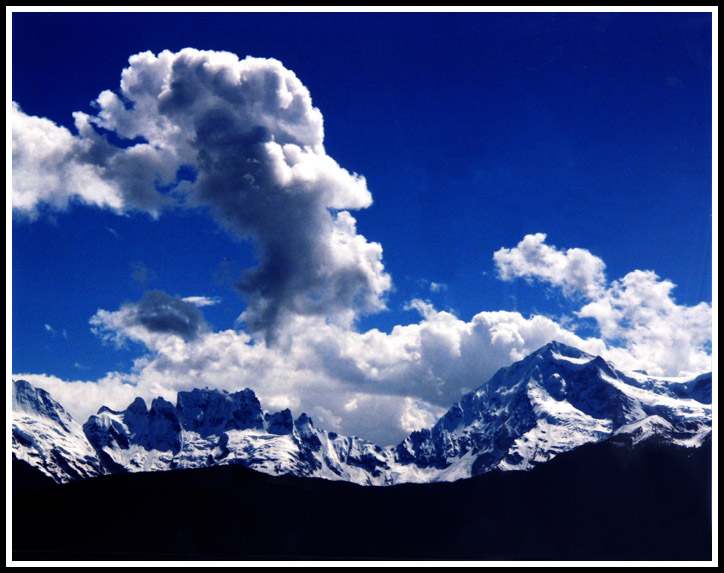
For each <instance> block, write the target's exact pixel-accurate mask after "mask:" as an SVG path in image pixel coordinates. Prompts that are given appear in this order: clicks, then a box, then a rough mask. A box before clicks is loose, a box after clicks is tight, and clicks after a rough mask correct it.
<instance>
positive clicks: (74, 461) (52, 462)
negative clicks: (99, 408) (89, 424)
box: [12, 380, 106, 482]
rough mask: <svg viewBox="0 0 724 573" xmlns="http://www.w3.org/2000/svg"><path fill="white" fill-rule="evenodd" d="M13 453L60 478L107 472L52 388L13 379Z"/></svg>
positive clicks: (68, 478)
mask: <svg viewBox="0 0 724 573" xmlns="http://www.w3.org/2000/svg"><path fill="white" fill-rule="evenodd" d="M12 385H13V388H12V396H13V398H12V399H13V401H12V405H13V429H12V443H13V455H14V456H15V457H17V458H18V459H20V460H23V461H24V462H27V463H29V464H30V465H32V466H35V467H37V468H38V469H39V470H40V471H41V472H43V473H44V474H45V475H47V476H49V477H51V478H53V479H54V480H55V481H56V482H67V481H72V480H75V479H79V478H85V477H94V476H98V475H101V474H103V473H106V469H105V468H104V466H103V464H102V463H101V462H100V460H99V459H98V457H97V456H96V452H95V450H94V449H93V448H92V447H91V445H90V444H89V443H88V441H87V440H86V438H85V435H84V434H83V430H82V428H81V427H80V424H78V422H76V421H75V420H74V419H73V417H72V416H71V415H70V414H68V412H66V411H65V410H64V409H63V407H62V406H61V405H60V404H59V403H58V402H56V401H55V400H54V399H53V398H52V397H51V396H50V394H49V393H48V392H46V391H45V390H42V389H40V388H35V387H34V386H33V385H31V384H30V383H29V382H27V381H25V380H13V382H12Z"/></svg>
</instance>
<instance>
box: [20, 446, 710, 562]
mask: <svg viewBox="0 0 724 573" xmlns="http://www.w3.org/2000/svg"><path fill="white" fill-rule="evenodd" d="M18 469H21V468H18ZM25 469H27V468H25ZM20 479H22V480H26V479H28V478H27V476H25V477H21V476H20V474H16V475H15V480H16V481H18V480H20ZM28 483H29V482H28ZM711 487H712V483H711V442H710V441H709V442H707V443H706V444H705V445H704V446H703V447H702V448H699V449H697V450H688V449H683V448H677V447H671V446H662V445H660V444H656V443H653V442H649V443H647V444H643V445H640V446H638V447H637V448H635V449H633V450H631V449H630V448H626V447H621V446H620V445H616V444H613V443H611V442H604V443H602V444H597V445H591V446H583V447H581V448H579V449H578V450H576V451H574V452H570V453H568V454H564V455H561V456H559V457H558V458H556V459H554V460H553V461H551V462H549V463H547V464H543V465H541V466H539V467H537V468H536V469H534V470H532V471H530V472H507V473H502V472H500V473H499V472H494V473H489V474H486V475H482V476H479V477H477V478H473V479H469V480H463V481H459V482H455V483H441V484H428V485H400V486H394V487H387V488H376V487H361V486H357V485H353V484H349V483H342V482H329V481H324V480H317V479H305V478H288V477H270V476H266V475H263V474H259V473H256V472H253V471H251V470H248V469H245V468H243V467H238V466H234V467H212V468H206V469H199V470H183V471H173V472H161V473H149V474H134V475H115V476H106V477H99V478H93V479H88V480H84V481H81V482H75V483H71V484H67V485H62V486H58V485H55V484H53V485H52V486H49V487H43V484H42V483H40V484H38V483H33V484H32V487H30V488H28V489H27V490H25V491H17V490H18V489H21V490H22V489H23V488H22V487H21V488H18V487H16V491H15V492H14V494H13V531H12V534H13V535H12V548H13V559H14V560H23V559H53V560H61V559H74V560H78V559H92V560H105V559H144V560H157V559H158V560H178V559H215V560H250V559H270V560H271V559H385V560H391V559H415V560H418V559H445V560H458V559H462V560H517V559H528V560H568V559H575V560H608V559H616V560H705V561H708V560H710V559H711V554H712V522H711V520H712V513H711V509H712V501H711V499H712V498H711Z"/></svg>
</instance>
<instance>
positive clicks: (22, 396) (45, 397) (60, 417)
mask: <svg viewBox="0 0 724 573" xmlns="http://www.w3.org/2000/svg"><path fill="white" fill-rule="evenodd" d="M12 404H13V412H17V413H23V414H25V415H28V416H35V417H39V418H45V419H47V420H49V421H51V422H55V423H57V424H58V425H59V426H60V427H61V428H62V429H63V430H65V431H66V432H67V431H70V429H69V426H70V424H72V421H73V418H72V417H71V415H70V414H68V412H66V411H65V410H64V409H63V406H61V405H60V404H59V403H58V402H56V401H55V400H53V398H52V397H51V396H50V394H49V393H48V392H46V391H45V390H42V389H41V388H36V387H35V386H33V385H31V384H30V383H29V382H27V381H26V380H13V402H12Z"/></svg>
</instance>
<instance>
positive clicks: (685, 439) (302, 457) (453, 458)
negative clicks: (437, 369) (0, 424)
mask: <svg viewBox="0 0 724 573" xmlns="http://www.w3.org/2000/svg"><path fill="white" fill-rule="evenodd" d="M33 392H35V393H33ZM16 395H18V396H26V395H27V396H28V398H22V399H21V398H17V399H16V398H15V396H16ZM13 396H14V398H13V405H14V410H15V405H16V403H17V411H16V412H14V418H16V419H17V420H18V423H17V428H18V431H17V434H18V438H17V439H16V437H15V434H16V429H15V428H16V425H15V424H14V426H13V448H14V450H16V451H17V452H18V453H17V455H18V457H19V458H21V459H23V460H25V461H27V462H29V463H31V464H32V465H35V466H37V467H39V468H40V469H41V470H42V471H43V472H44V473H46V474H48V475H50V476H51V477H53V478H54V479H56V481H68V480H70V479H76V478H78V477H90V476H93V475H99V474H101V473H117V472H139V471H159V470H172V469H177V468H198V467H206V466H211V465H227V464H241V465H244V466H247V467H250V468H253V469H255V470H258V471H261V472H264V473H268V474H272V475H279V474H292V475H297V476H309V477H321V478H326V479H330V480H344V481H350V482H354V483H358V484H365V485H391V484H397V483H407V482H417V483H426V482H432V481H454V480H457V479H462V478H467V477H471V476H474V475H478V474H481V473H485V472H488V471H490V470H493V469H500V470H526V469H530V468H532V467H533V466H535V465H537V464H540V463H543V462H546V461H548V460H550V459H551V458H553V457H554V456H556V455H558V454H560V453H563V452H566V451H569V450H573V449H575V448H577V447H578V446H581V445H583V444H587V443H592V442H600V441H603V440H606V439H608V438H612V437H615V438H616V439H618V440H622V441H624V442H625V443H628V444H630V445H635V444H636V443H638V442H640V441H643V440H646V439H649V438H651V437H654V436H656V437H658V438H660V439H661V440H663V441H665V442H668V443H672V444H676V445H681V446H688V447H696V446H698V445H700V444H701V443H702V441H703V440H704V439H705V438H706V436H707V435H709V434H710V432H711V374H708V375H704V376H699V377H697V378H695V379H693V380H689V381H686V382H679V381H667V380H662V379H656V378H652V377H649V376H646V375H643V374H638V373H634V374H625V373H623V372H621V371H619V370H616V369H615V368H614V366H613V365H611V364H610V363H608V362H606V361H605V360H604V359H603V358H601V357H596V356H591V355H589V354H586V353H584V352H582V351H580V350H577V349H575V348H571V347H569V346H565V345H563V344H560V343H556V342H553V343H550V344H547V345H546V346H544V347H543V348H541V349H539V350H538V351H536V352H534V353H533V354H531V355H530V356H528V357H527V358H525V359H523V360H521V361H520V362H516V363H515V364H513V365H511V366H510V367H507V368H503V369H501V370H500V371H498V372H497V373H496V374H495V376H493V378H492V379H491V380H490V381H489V382H487V383H486V384H484V385H483V386H481V387H480V388H479V389H477V390H476V391H474V392H471V393H469V394H467V395H466V396H464V397H463V398H462V400H461V401H460V402H458V403H457V404H455V405H454V406H453V407H452V408H451V409H450V410H449V411H448V412H447V413H446V414H445V415H444V416H443V417H442V418H440V420H439V421H438V422H437V423H436V424H435V425H434V426H433V427H432V428H430V429H424V430H421V431H417V432H413V433H412V434H411V435H410V436H409V437H408V438H407V439H405V440H404V441H403V442H402V443H401V444H399V445H397V446H390V447H386V448H381V447H379V446H376V445H375V444H372V443H370V442H367V441H365V440H362V439H360V438H355V437H345V436H340V435H338V434H336V433H334V432H327V431H324V430H321V429H318V428H316V427H315V426H314V424H313V423H312V420H311V419H310V418H309V417H308V416H307V415H305V414H302V415H300V416H299V417H298V418H296V419H294V418H293V417H292V413H291V412H290V411H289V410H283V411H281V412H277V413H269V412H265V411H263V409H262V408H261V404H260V403H259V400H258V399H257V398H256V396H255V395H254V393H253V391H251V390H248V389H247V390H243V391H240V392H236V393H228V392H224V391H219V390H209V389H204V390H200V389H197V390H193V391H191V392H179V393H178V398H177V403H176V404H175V405H174V404H172V403H171V402H168V401H167V400H164V399H163V398H156V399H155V400H154V401H153V402H152V404H151V407H150V409H149V408H148V407H147V405H146V403H145V402H144V401H143V400H142V399H141V398H137V399H136V400H135V401H134V402H133V403H132V404H131V405H130V406H129V407H128V408H127V409H126V410H124V411H121V412H116V411H113V410H111V409H109V408H106V407H103V408H101V409H100V410H99V412H98V414H96V415H95V416H91V417H90V419H89V420H88V421H87V422H86V423H85V424H84V425H83V429H82V431H79V426H78V424H77V423H75V422H74V421H73V420H72V418H70V416H69V415H68V414H67V413H66V412H65V411H63V410H62V408H61V407H60V405H58V404H57V403H56V402H54V401H52V399H51V398H50V397H49V396H48V395H47V393H44V392H43V391H42V390H38V391H35V390H34V389H32V387H31V386H30V385H29V384H28V383H27V382H17V383H15V385H14V394H13ZM51 406H52V407H51ZM60 412H62V414H60ZM28 420H30V422H28ZM36 420H42V425H40V424H39V422H37V421H36ZM31 422H32V423H31ZM33 424H35V425H33ZM56 426H57V428H56ZM52 431H55V432H56V433H58V434H59V435H62V436H63V437H64V440H66V442H67V445H66V446H65V447H64V448H61V449H59V448H58V447H56V448H55V449H53V448H52V447H51V445H52V444H58V442H57V440H56V439H55V437H54V436H52V437H51V432H52ZM21 436H22V440H21V438H20V437H21ZM16 444H17V447H16ZM71 445H72V446H73V447H70V446H71ZM48 452H52V453H48ZM49 459H50V460H52V463H51V462H48V461H47V460H49ZM58 460H63V461H64V462H65V463H61V462H60V461H58ZM84 464H85V465H84ZM66 465H70V467H71V468H73V470H74V472H75V473H73V472H71V471H68V470H67V469H66ZM81 466H82V468H84V470H83V471H81Z"/></svg>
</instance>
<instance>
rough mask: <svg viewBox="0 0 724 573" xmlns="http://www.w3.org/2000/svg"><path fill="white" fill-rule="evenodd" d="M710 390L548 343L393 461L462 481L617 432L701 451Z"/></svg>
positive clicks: (702, 381)
mask: <svg viewBox="0 0 724 573" xmlns="http://www.w3.org/2000/svg"><path fill="white" fill-rule="evenodd" d="M707 389H709V392H708V393H707ZM710 389H711V376H710V375H705V376H700V377H698V378H696V379H694V380H692V381H689V382H686V383H677V384H674V383H672V382H669V381H663V380H656V379H652V378H649V377H646V376H639V377H637V378H632V377H631V376H630V375H627V374H625V373H623V372H621V371H618V370H617V369H616V368H615V367H614V366H613V365H612V364H611V363H609V362H607V361H606V360H604V359H603V358H602V357H600V356H592V355H590V354H587V353H585V352H583V351H581V350H578V349H576V348H573V347H570V346H567V345H565V344H562V343H559V342H552V343H549V344H546V345H545V346H543V347H542V348H540V349H539V350H537V351H536V352H534V353H532V354H531V355H529V356H527V357H526V358H524V359H523V360H521V361H519V362H516V363H514V364H512V365H511V366H509V367H507V368H502V369H501V370H499V371H498V372H497V373H496V374H495V375H494V376H493V378H492V379H491V380H490V381H489V382H487V383H486V384H484V385H483V386H481V387H480V388H478V389H477V390H475V391H474V392H471V393H470V394H468V395H466V396H464V397H463V398H462V400H461V401H460V402H458V403H457V404H455V405H454V406H453V407H452V408H450V410H448V412H447V413H446V414H445V415H443V416H442V417H441V418H440V420H438V422H437V423H436V424H435V425H434V426H433V427H432V428H431V429H429V430H421V431H418V432H414V433H413V434H411V435H410V436H409V437H408V438H407V439H406V440H405V441H404V442H402V443H401V444H400V445H398V446H397V447H396V448H395V459H396V460H397V461H398V462H399V463H401V464H403V465H414V466H416V467H417V468H419V469H422V470H429V469H435V470H438V475H439V479H448V478H451V477H452V478H453V479H457V477H459V476H460V475H461V473H463V474H465V475H476V474H478V473H484V472H487V471H490V470H493V469H503V470H514V469H529V468H531V467H533V466H535V465H537V464H539V463H542V462H546V461H548V460H550V459H551V458H553V457H554V456H556V455H558V454H560V453H562V452H565V451H569V450H572V449H575V448H577V447H578V446H580V445H583V444H586V443H589V442H599V441H602V440H605V439H608V438H609V437H612V436H614V435H616V436H621V435H627V434H632V435H633V434H635V436H636V438H635V440H634V441H633V443H638V441H641V440H643V439H647V438H648V437H652V436H654V435H656V436H658V437H663V438H664V439H666V440H667V441H669V442H671V443H676V444H680V445H687V446H692V445H698V444H699V443H701V440H702V439H703V438H704V437H705V436H706V435H707V434H708V433H709V432H710V431H711V408H710V407H708V406H707V400H708V403H709V404H710V403H711V397H710ZM707 394H709V395H708V396H707Z"/></svg>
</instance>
